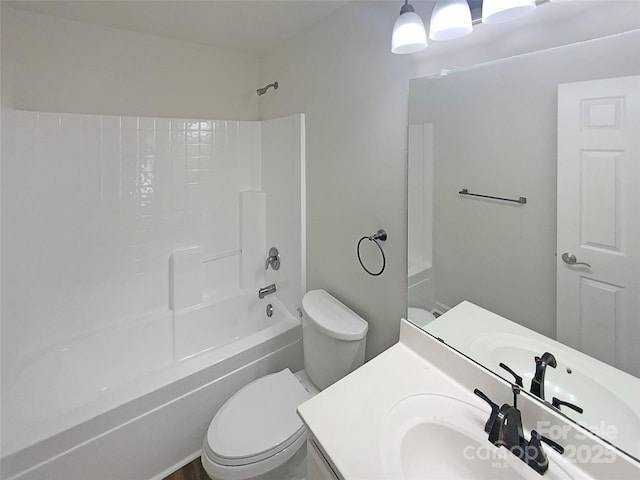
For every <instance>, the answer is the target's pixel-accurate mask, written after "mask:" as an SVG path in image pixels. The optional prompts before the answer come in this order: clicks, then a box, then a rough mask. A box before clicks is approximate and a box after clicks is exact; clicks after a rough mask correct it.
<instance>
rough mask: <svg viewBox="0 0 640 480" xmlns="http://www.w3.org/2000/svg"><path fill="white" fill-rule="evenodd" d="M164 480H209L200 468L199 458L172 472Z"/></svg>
mask: <svg viewBox="0 0 640 480" xmlns="http://www.w3.org/2000/svg"><path fill="white" fill-rule="evenodd" d="M164 480H210V479H209V476H208V475H207V473H206V472H205V471H204V468H202V463H200V457H198V458H196V459H195V460H194V461H193V462H191V463H188V464H186V465H185V466H184V467H182V468H181V469H180V470H178V471H176V472H173V473H172V474H171V475H169V476H168V477H165V479H164Z"/></svg>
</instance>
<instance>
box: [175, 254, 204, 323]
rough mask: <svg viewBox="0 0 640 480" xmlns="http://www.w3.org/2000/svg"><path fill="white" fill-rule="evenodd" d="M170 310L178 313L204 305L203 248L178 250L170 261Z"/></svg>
mask: <svg viewBox="0 0 640 480" xmlns="http://www.w3.org/2000/svg"><path fill="white" fill-rule="evenodd" d="M169 279H170V284H169V308H171V310H173V311H174V312H175V311H178V310H182V309H183V308H187V307H193V306H195V305H200V304H201V303H202V290H203V284H204V271H203V267H202V248H200V247H190V248H185V249H182V250H177V251H175V252H173V253H172V254H171V258H170V260H169Z"/></svg>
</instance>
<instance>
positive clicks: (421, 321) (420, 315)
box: [407, 307, 436, 327]
mask: <svg viewBox="0 0 640 480" xmlns="http://www.w3.org/2000/svg"><path fill="white" fill-rule="evenodd" d="M407 317H408V318H407V320H409V321H410V322H411V323H413V324H414V325H416V326H418V327H424V326H426V325H427V324H429V323H431V322H433V321H434V320H435V319H436V317H435V315H434V314H433V313H431V312H430V311H429V310H425V309H423V308H417V307H409V309H408V312H407Z"/></svg>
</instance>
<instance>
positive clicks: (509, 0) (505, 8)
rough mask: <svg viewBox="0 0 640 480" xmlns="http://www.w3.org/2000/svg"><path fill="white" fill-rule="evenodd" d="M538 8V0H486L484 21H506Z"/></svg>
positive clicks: (484, 2)
mask: <svg viewBox="0 0 640 480" xmlns="http://www.w3.org/2000/svg"><path fill="white" fill-rule="evenodd" d="M535 9H536V0H484V1H483V2H482V23H504V22H509V21H511V20H515V19H516V18H520V17H522V16H524V15H527V14H528V13H531V12H533V11H534V10H535Z"/></svg>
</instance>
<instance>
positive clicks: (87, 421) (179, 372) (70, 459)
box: [0, 290, 303, 480]
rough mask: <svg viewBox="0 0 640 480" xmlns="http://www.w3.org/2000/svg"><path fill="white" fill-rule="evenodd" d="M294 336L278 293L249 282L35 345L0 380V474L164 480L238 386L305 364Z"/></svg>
mask: <svg viewBox="0 0 640 480" xmlns="http://www.w3.org/2000/svg"><path fill="white" fill-rule="evenodd" d="M268 303H271V304H272V305H273V307H274V313H273V316H272V317H271V318H268V317H267V315H266V313H265V310H266V305H267V304H268ZM301 337H302V332H301V327H300V322H299V321H298V319H296V318H295V317H294V316H293V315H291V313H289V312H287V311H286V309H285V308H284V307H283V305H282V304H281V303H280V301H279V300H278V299H277V298H276V296H275V295H271V296H268V297H267V298H265V299H263V300H259V299H258V298H257V295H256V291H255V290H251V291H246V290H245V291H236V292H233V293H231V294H228V295H226V296H224V297H219V298H216V299H208V301H207V302H205V304H203V305H200V306H198V307H195V308H192V309H190V310H186V311H181V312H179V313H176V314H175V316H174V314H173V313H172V312H165V313H162V314H157V315H153V316H152V317H151V318H146V319H142V320H140V321H138V322H136V323H133V324H127V325H122V326H119V327H117V328H112V329H111V330H108V331H103V332H100V333H99V334H92V335H90V336H85V337H81V338H77V339H74V340H72V341H69V342H66V343H65V344H64V345H58V346H56V347H55V348H50V349H48V350H47V351H45V352H41V353H40V354H39V355H37V356H35V357H33V358H31V359H30V361H29V362H25V364H24V365H23V366H22V368H21V369H20V371H19V372H18V373H17V374H15V375H13V377H11V378H8V379H5V378H3V385H2V465H1V470H0V471H1V473H0V476H1V477H0V478H1V479H2V480H9V479H12V480H13V479H16V480H17V479H20V480H26V479H48V480H51V479H54V480H55V479H65V480H66V479H69V480H74V479H84V478H91V479H92V480H99V479H105V480H114V479H118V480H126V479H132V480H145V479H161V478H163V477H164V476H166V475H168V474H169V473H171V472H172V471H174V470H175V469H177V468H179V467H180V466H182V465H184V464H186V463H188V462H189V461H191V460H192V459H194V458H196V457H197V456H198V455H199V451H200V448H201V446H202V439H203V438H204V435H205V432H206V429H207V427H208V425H209V422H210V421H211V418H212V417H213V415H214V414H215V412H216V411H217V409H218V408H219V407H220V406H221V405H222V404H223V403H224V402H225V401H226V400H227V398H229V397H230V396H231V395H232V394H233V393H235V392H236V391H237V390H238V389H239V388H240V387H242V386H243V385H246V384H247V383H249V382H251V381H252V380H254V379H256V378H258V377H260V376H262V375H266V374H268V373H273V372H276V371H278V370H281V369H283V368H285V367H288V368H290V369H291V370H292V371H297V370H301V369H302V368H303V366H302V341H301Z"/></svg>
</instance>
